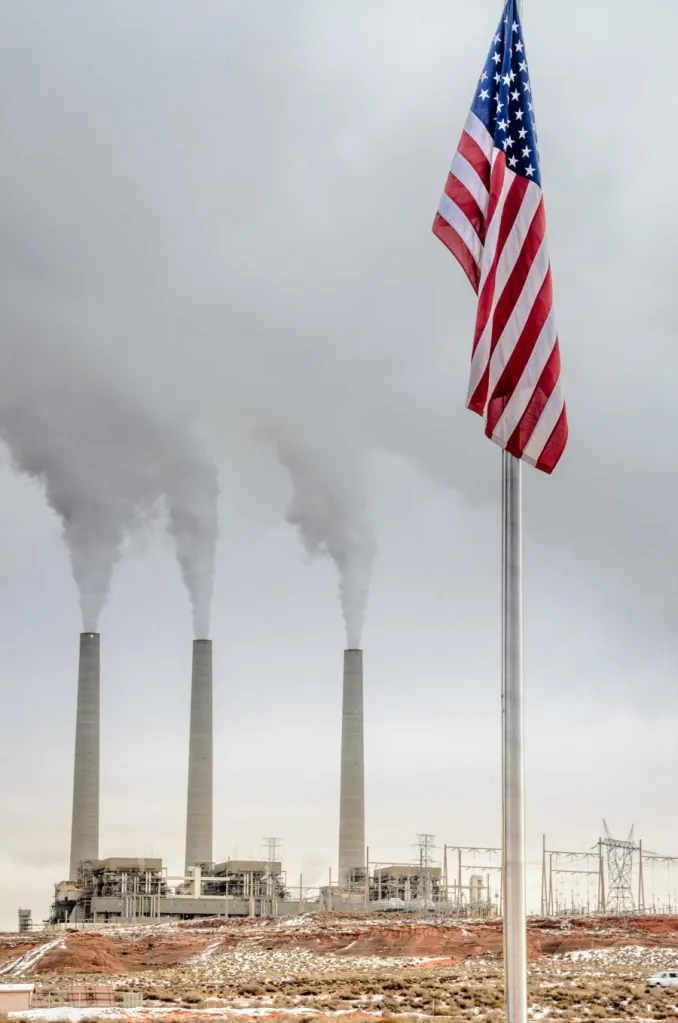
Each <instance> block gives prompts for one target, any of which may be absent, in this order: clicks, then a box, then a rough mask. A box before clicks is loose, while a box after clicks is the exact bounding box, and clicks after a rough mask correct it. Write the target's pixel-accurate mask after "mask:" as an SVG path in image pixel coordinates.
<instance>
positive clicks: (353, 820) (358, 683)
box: [339, 650, 365, 884]
mask: <svg viewBox="0 0 678 1023" xmlns="http://www.w3.org/2000/svg"><path fill="white" fill-rule="evenodd" d="M364 869H365V754H364V744H363V652H362V650H345V651H344V700H343V710H342V718H341V794H340V797H339V882H340V883H341V884H346V883H347V882H348V880H349V878H350V875H351V873H352V871H355V870H359V871H364Z"/></svg>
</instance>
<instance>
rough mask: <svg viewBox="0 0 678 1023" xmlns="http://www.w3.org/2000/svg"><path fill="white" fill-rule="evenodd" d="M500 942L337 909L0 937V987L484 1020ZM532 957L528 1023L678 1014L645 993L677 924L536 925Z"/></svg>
mask: <svg viewBox="0 0 678 1023" xmlns="http://www.w3.org/2000/svg"><path fill="white" fill-rule="evenodd" d="M501 946H502V931H501V923H500V922H499V921H493V922H467V921H457V922H448V921H439V922H436V923H432V922H431V921H430V920H415V919H412V918H411V917H404V916H394V917H384V916H374V917H357V916H349V915H343V914H336V913H334V914H319V915H315V916H307V917H298V918H286V919H285V918H284V919H279V920H221V921H205V922H198V923H191V922H187V923H183V924H155V925H151V926H145V927H141V926H140V927H137V928H106V929H101V930H98V931H96V930H87V931H77V930H71V931H66V932H59V933H54V932H46V933H44V934H43V933H40V934H33V935H26V936H18V935H16V934H14V935H8V934H7V935H2V934H0V983H2V982H16V981H19V980H21V981H31V982H33V983H35V984H36V985H37V986H38V988H39V989H40V993H41V996H44V997H45V998H46V999H47V1001H46V1002H45V1004H47V1002H50V1003H51V1004H57V1005H59V1004H61V1005H63V1004H64V1002H63V1001H59V999H60V998H67V993H68V991H69V990H70V991H73V989H74V985H78V984H80V985H83V984H84V985H96V984H99V985H101V983H102V982H103V983H106V984H110V985H111V986H112V987H113V988H114V989H115V991H116V992H117V995H116V997H117V998H118V1000H119V1001H120V1002H121V1001H122V998H123V992H125V991H128V992H138V993H139V994H140V995H143V998H144V1006H145V1007H146V1010H145V1011H149V1010H150V1007H158V1008H161V1009H162V1010H163V1012H164V1013H168V1012H174V1011H176V1012H177V1013H186V1012H188V1011H189V1010H190V1011H191V1012H193V1014H194V1015H196V1014H197V1015H199V1014H200V1012H201V1011H204V1012H206V1010H208V1009H209V1010H210V1012H211V1016H210V1018H212V1019H214V1014H215V1013H216V1015H217V1017H218V1018H219V1017H221V1018H224V1019H225V1018H228V1017H229V1012H230V1013H231V1014H233V1013H235V1012H236V1011H237V1012H239V1013H243V1012H248V1011H250V1010H252V1011H256V1012H257V1013H258V1014H260V1015H269V1016H278V1015H280V1014H281V1013H282V1014H285V1013H295V1014H297V1018H298V1019H299V1018H301V1019H305V1020H308V1019H311V1018H315V1017H318V1018H321V1017H322V1016H323V1014H324V1015H325V1016H327V1014H328V1013H345V1014H346V1015H347V1016H348V1017H349V1018H350V1017H351V1016H353V1015H355V1014H357V1015H356V1016H355V1018H368V1017H369V1014H370V1013H371V1014H378V1015H379V1016H381V1017H382V1019H383V1018H390V1017H392V1016H398V1017H400V1018H401V1019H402V1017H404V1016H407V1015H408V1014H410V1015H413V1014H416V1015H417V1016H419V1017H421V1016H433V1015H435V1016H442V1017H446V1018H448V1019H450V1020H453V1019H454V1020H466V1019H468V1020H478V1021H481V1023H482V1021H487V1023H492V1021H494V1020H495V1019H497V1020H498V1019H500V1018H502V1015H503V1009H502V1006H503V994H502V962H501ZM528 948H529V954H530V960H531V966H530V1002H531V1005H532V1015H533V1017H534V1018H540V1016H541V1015H544V1014H545V1010H548V1014H549V1015H551V1016H552V1018H554V1019H563V1020H578V1019H586V1020H590V1019H596V1020H600V1021H602V1020H607V1019H615V1020H622V1019H623V1020H631V1019H641V1018H642V1019H648V1020H655V1019H657V1020H658V1019H674V1018H676V1017H678V991H675V993H673V992H671V991H670V990H669V991H661V990H660V991H656V990H653V991H652V992H648V991H646V989H645V984H644V979H645V978H646V977H647V976H649V975H650V974H652V973H654V972H657V971H658V970H669V969H676V968H678V917H651V918H638V919H630V920H628V921H622V920H620V919H618V918H598V919H565V920H538V919H533V920H531V921H530V924H529V935H528ZM95 1014H96V1013H95ZM361 1014H362V1015H361ZM104 1015H105V1014H104ZM162 1018H163V1020H165V1016H163V1017H162ZM165 1023H166V1021H165Z"/></svg>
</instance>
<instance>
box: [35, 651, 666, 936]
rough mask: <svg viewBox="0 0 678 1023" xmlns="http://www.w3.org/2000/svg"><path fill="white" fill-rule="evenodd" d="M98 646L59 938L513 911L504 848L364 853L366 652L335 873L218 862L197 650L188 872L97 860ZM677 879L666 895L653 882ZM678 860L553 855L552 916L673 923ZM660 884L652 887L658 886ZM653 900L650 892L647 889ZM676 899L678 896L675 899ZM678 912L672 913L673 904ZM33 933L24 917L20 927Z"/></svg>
mask: <svg viewBox="0 0 678 1023" xmlns="http://www.w3.org/2000/svg"><path fill="white" fill-rule="evenodd" d="M99 701H100V637H99V635H98V634H96V633H83V634H82V635H81V637H80V658H79V670H78V696H77V714H76V737H75V766H74V778H73V817H72V831H71V852H70V867H69V874H68V878H67V879H65V880H61V881H59V882H58V883H56V884H55V886H54V900H53V903H52V907H51V912H50V918H49V921H46V923H47V924H48V926H57V927H59V926H62V927H63V926H74V925H75V926H87V925H88V924H93V925H96V926H100V925H105V924H106V923H117V924H121V923H126V922H133V921H139V920H158V919H165V920H191V919H200V918H209V917H222V918H223V917H255V916H256V917H258V916H286V915H296V914H299V913H314V912H319V911H322V910H345V911H350V912H383V913H389V912H390V913H393V912H400V913H402V912H410V913H425V914H448V915H450V916H459V917H485V918H487V917H493V916H497V915H500V914H501V910H502V896H503V893H502V868H501V849H498V848H481V847H461V846H453V845H445V846H443V847H442V849H440V850H439V852H438V855H439V862H436V860H435V852H434V850H435V849H436V847H435V840H434V836H432V835H428V834H422V835H418V836H417V843H416V846H415V848H416V853H415V856H414V857H413V862H411V863H400V864H399V863H394V862H388V861H386V862H384V861H378V860H375V859H374V858H373V857H371V856H370V850H369V848H367V847H366V843H365V777H364V773H365V772H364V734H363V653H362V651H361V650H346V651H345V652H344V664H343V703H342V731H341V764H340V777H341V786H340V799H339V820H338V824H339V828H338V835H339V842H338V850H337V862H338V867H339V870H338V874H336V875H335V876H334V878H333V876H332V871H331V870H330V871H329V874H328V879H327V883H326V884H324V885H321V886H316V887H313V888H311V887H309V886H307V885H304V879H303V877H299V878H294V879H292V878H289V877H288V875H287V872H286V871H285V869H284V867H283V863H282V858H281V857H280V856H279V855H278V848H279V846H278V841H277V839H274V838H269V839H266V840H265V844H266V846H267V855H266V856H265V857H264V858H262V859H260V860H240V859H233V860H231V859H227V860H224V861H221V862H220V861H218V860H217V859H215V856H214V850H213V748H212V746H213V743H212V643H211V640H208V639H198V640H195V641H194V643H193V658H192V674H191V697H190V721H189V736H188V768H187V804H186V855H185V863H184V872H183V874H180V875H172V874H170V873H168V870H167V867H166V866H165V864H164V863H163V861H162V859H160V858H144V857H115V856H113V857H108V858H105V859H102V858H100V856H99V724H100V721H99ZM660 869H661V870H662V871H665V872H666V876H667V878H668V879H669V880H668V883H667V884H665V885H664V887H663V889H662V894H661V896H659V895H657V894H656V890H655V884H654V879H655V872H656V871H659V870H660ZM672 870H673V872H674V873H675V874H677V875H678V858H674V857H670V856H659V855H658V854H656V853H651V852H649V851H647V850H646V849H644V848H643V844H642V842H638V843H636V842H635V840H634V838H633V833H631V834H630V835H629V836H628V838H627V839H625V840H623V841H620V840H615V839H614V838H612V836H611V835H610V833H609V830H608V829H607V826H606V825H605V837H604V838H601V839H600V840H599V841H598V842H597V844H595V845H593V846H592V847H591V848H590V849H589V850H587V851H584V852H573V851H565V852H563V851H559V850H555V849H549V848H547V843H546V839H544V842H543V850H542V862H541V911H542V913H543V914H544V915H565V914H577V913H582V914H589V913H629V912H643V911H645V912H648V911H649V912H675V911H676V908H677V905H678V895H672V891H673V888H672V882H671V880H670V873H671V871H672ZM650 879H651V880H650ZM650 889H651V890H650ZM676 891H677V892H678V888H677V889H676ZM672 899H673V902H672ZM32 926H33V923H32V921H31V913H30V910H25V909H21V910H20V911H19V928H20V929H21V930H27V929H29V928H31V927H32Z"/></svg>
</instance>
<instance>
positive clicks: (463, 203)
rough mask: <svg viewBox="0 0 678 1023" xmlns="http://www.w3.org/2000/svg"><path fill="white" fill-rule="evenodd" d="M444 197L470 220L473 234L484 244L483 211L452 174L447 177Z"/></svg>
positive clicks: (464, 186) (461, 182) (463, 185)
mask: <svg viewBox="0 0 678 1023" xmlns="http://www.w3.org/2000/svg"><path fill="white" fill-rule="evenodd" d="M445 195H446V196H447V197H448V199H451V200H452V202H455V203H456V204H457V206H458V207H459V209H460V210H461V211H462V213H464V214H465V215H466V217H467V218H468V220H470V222H471V223H472V224H473V227H474V228H475V232H476V234H477V235H478V237H479V238H480V240H481V242H484V241H485V217H484V216H483V211H482V210H481V208H480V206H479V205H478V203H477V202H476V200H475V199H474V197H473V196H472V195H471V193H470V192H469V190H468V188H467V187H466V185H465V184H464V182H463V181H460V180H459V178H457V177H455V176H454V174H452V173H450V174H448V175H447V182H446V184H445Z"/></svg>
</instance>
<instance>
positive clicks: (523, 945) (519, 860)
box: [501, 0, 527, 1023]
mask: <svg viewBox="0 0 678 1023" xmlns="http://www.w3.org/2000/svg"><path fill="white" fill-rule="evenodd" d="M517 4H518V12H519V14H520V15H521V16H522V13H523V0H517ZM522 483H523V481H522V463H521V462H520V460H519V459H517V458H514V457H513V455H510V454H509V453H508V452H507V451H502V462H501V503H502V538H501V539H502V544H501V546H502V572H501V589H502V658H501V660H502V664H501V694H502V700H501V702H502V776H503V777H502V817H503V820H502V839H503V840H502V849H503V873H504V992H505V1001H506V1020H507V1023H527V913H526V906H525V753H524V717H523V494H522Z"/></svg>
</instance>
